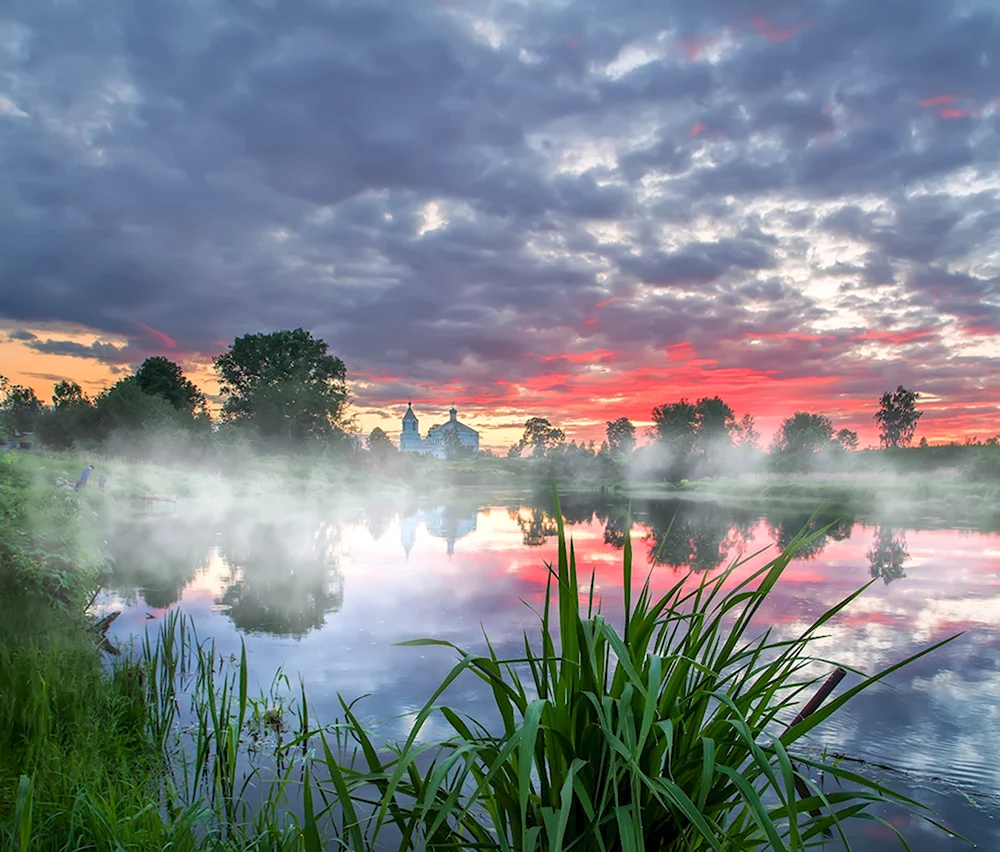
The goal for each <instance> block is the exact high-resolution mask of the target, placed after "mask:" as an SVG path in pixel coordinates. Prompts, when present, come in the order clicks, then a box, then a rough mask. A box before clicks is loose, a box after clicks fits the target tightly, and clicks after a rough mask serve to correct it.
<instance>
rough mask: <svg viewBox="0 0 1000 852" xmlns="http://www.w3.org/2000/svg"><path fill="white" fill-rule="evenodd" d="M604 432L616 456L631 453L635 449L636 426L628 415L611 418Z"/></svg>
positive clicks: (609, 447) (609, 446) (610, 448)
mask: <svg viewBox="0 0 1000 852" xmlns="http://www.w3.org/2000/svg"><path fill="white" fill-rule="evenodd" d="M604 434H605V435H606V437H607V439H608V449H609V450H611V452H612V454H614V455H616V456H628V455H631V453H632V450H634V449H635V426H633V425H632V421H631V420H629V419H628V418H627V417H619V418H618V419H617V420H609V421H608V424H607V429H606V430H605V433H604Z"/></svg>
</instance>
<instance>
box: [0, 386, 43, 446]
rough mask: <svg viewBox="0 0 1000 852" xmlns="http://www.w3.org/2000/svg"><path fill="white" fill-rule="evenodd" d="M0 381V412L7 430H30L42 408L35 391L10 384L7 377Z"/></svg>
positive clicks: (33, 426)
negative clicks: (0, 395) (0, 394)
mask: <svg viewBox="0 0 1000 852" xmlns="http://www.w3.org/2000/svg"><path fill="white" fill-rule="evenodd" d="M0 379H3V381H2V382H0V393H2V394H3V395H2V397H0V413H2V416H3V420H4V424H5V426H6V430H7V431H11V432H31V431H32V430H33V429H34V428H35V424H36V423H37V422H38V418H39V416H40V415H41V413H42V411H43V409H44V408H45V406H44V405H42V403H41V401H40V400H39V399H38V397H37V396H35V392H34V391H33V390H32V389H31V388H28V387H25V386H24V385H15V384H11V383H10V382H9V381H8V380H7V379H5V378H3V377H2V376H0Z"/></svg>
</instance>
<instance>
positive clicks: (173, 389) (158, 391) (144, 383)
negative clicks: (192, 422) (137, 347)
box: [135, 355, 205, 415]
mask: <svg viewBox="0 0 1000 852" xmlns="http://www.w3.org/2000/svg"><path fill="white" fill-rule="evenodd" d="M135 382H136V384H137V385H138V387H139V390H141V391H142V392H143V393H148V394H150V395H151V396H160V397H163V398H164V399H165V400H166V401H167V402H169V403H170V404H171V405H172V406H173V407H174V408H176V409H177V410H178V411H184V412H187V413H188V414H191V415H193V414H194V413H195V412H196V411H198V410H199V409H202V408H204V406H205V395H204V394H203V393H202V392H201V391H200V390H198V388H197V387H196V386H195V384H194V383H193V382H192V381H191V380H190V379H188V378H186V377H185V375H184V371H183V370H181V367H180V364H175V363H174V362H173V361H171V360H170V359H169V358H164V357H163V356H162V355H156V356H154V357H152V358H147V359H146V360H145V361H143V362H142V365H141V366H140V367H139V369H138V370H136V372H135Z"/></svg>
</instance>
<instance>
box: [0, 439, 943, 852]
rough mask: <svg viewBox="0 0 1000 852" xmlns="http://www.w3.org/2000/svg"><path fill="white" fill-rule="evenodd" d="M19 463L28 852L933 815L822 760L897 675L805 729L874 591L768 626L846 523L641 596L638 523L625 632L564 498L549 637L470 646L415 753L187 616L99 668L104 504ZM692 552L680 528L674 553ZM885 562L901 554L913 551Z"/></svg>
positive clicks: (820, 830)
mask: <svg viewBox="0 0 1000 852" xmlns="http://www.w3.org/2000/svg"><path fill="white" fill-rule="evenodd" d="M0 464H2V468H0V485H2V491H0V511H2V513H3V515H2V519H3V521H4V523H3V527H2V542H0V543H2V552H0V556H2V564H0V568H2V574H0V578H2V582H3V589H4V595H3V597H2V598H0V600H2V602H3V604H2V606H3V609H4V613H3V615H2V618H0V625H2V626H0V630H2V631H3V632H2V635H0V682H2V683H4V686H5V688H4V691H3V693H2V695H0V791H2V793H0V843H4V844H6V845H9V846H11V847H12V848H16V849H39V850H49V849H52V850H71V849H99V850H104V849H107V850H117V849H150V848H168V847H169V848H175V849H182V850H184V849H187V850H202V849H206V850H207V849H225V850H230V849H231V850H236V849H262V850H263V849H287V850H313V849H321V848H330V846H331V845H332V844H335V843H340V844H342V845H344V846H345V847H346V848H351V849H370V848H400V849H416V848H437V849H444V848H448V849H469V848H481V849H505V850H506V849H510V850H529V849H547V850H558V849H570V848H573V849H595V850H597V849H601V850H604V849H607V850H625V849H639V848H651V847H655V848H662V849H676V850H698V849H705V850H708V849H716V850H722V849H725V850H752V849H781V850H783V849H800V848H804V847H806V846H808V845H815V844H816V843H818V842H819V841H820V840H822V839H823V838H824V837H825V836H827V835H829V834H833V835H840V834H842V832H845V831H847V829H848V828H849V822H850V821H851V820H855V819H859V818H864V819H878V818H879V817H878V815H877V814H875V813H872V812H871V808H872V806H874V805H877V804H882V803H885V802H895V803H897V804H898V805H901V806H905V807H910V808H914V809H917V810H918V811H919V806H918V805H917V804H916V803H914V802H911V801H909V800H907V799H905V798H904V797H902V796H899V795H897V794H895V793H893V792H892V791H890V790H888V789H886V788H885V787H883V786H882V785H880V784H878V783H875V782H873V781H871V780H869V779H866V778H864V777H861V776H859V775H855V774H852V773H851V772H849V771H847V770H845V769H844V768H843V767H842V766H839V765H836V764H833V763H828V762H826V761H824V760H823V759H822V757H820V756H817V755H814V754H811V753H810V752H809V751H808V750H807V749H806V750H803V749H802V748H801V744H802V742H803V738H804V737H805V736H806V735H807V734H808V732H809V731H810V730H811V729H812V728H814V727H815V726H816V725H818V724H820V723H821V722H822V721H823V719H825V718H827V717H828V716H829V715H830V714H831V713H834V712H836V710H837V709H838V708H839V707H841V706H842V705H843V704H844V703H845V702H846V701H848V700H850V698H852V697H853V696H854V695H856V694H857V693H858V692H860V691H861V690H863V689H866V688H868V687H870V686H871V685H873V684H874V683H876V682H878V681H879V680H881V679H882V678H883V677H885V676H886V675H887V674H889V673H890V672H891V671H892V670H894V669H895V668H898V666H895V667H893V668H892V669H890V670H889V671H886V672H882V673H880V674H877V675H875V676H873V677H864V678H862V679H861V680H860V682H859V683H858V684H857V685H856V686H854V687H852V688H850V689H847V690H845V691H844V692H843V693H842V694H841V695H839V696H838V697H836V698H833V699H831V700H830V701H829V702H828V703H827V704H826V705H825V706H823V707H822V708H821V709H819V710H818V711H817V712H815V713H814V714H813V715H811V716H809V717H808V718H806V719H804V720H803V721H800V722H798V723H797V724H794V725H792V727H790V728H788V727H787V726H788V723H789V722H790V721H791V717H792V714H793V713H794V711H795V709H796V708H797V707H798V705H800V704H801V703H802V701H803V699H804V698H807V697H808V696H809V695H810V694H811V693H812V692H813V691H814V689H815V686H816V685H817V683H818V679H822V677H823V676H825V674H826V673H828V671H829V667H828V665H822V666H817V663H816V661H815V660H813V658H812V657H811V655H810V646H811V642H812V640H813V638H814V637H816V636H817V633H818V632H820V631H821V630H822V627H823V625H824V624H825V623H826V622H828V621H829V619H830V618H832V617H834V616H835V615H836V614H837V613H838V612H840V611H841V610H842V609H843V608H844V607H845V606H847V605H849V604H850V602H851V601H852V600H853V599H854V597H856V595H852V596H851V597H850V598H848V599H847V600H845V601H843V602H842V603H841V604H838V605H837V606H835V607H833V608H832V609H831V610H829V611H828V612H826V613H824V614H823V615H822V616H820V617H819V618H818V619H817V620H816V622H815V623H814V624H813V625H812V626H811V627H810V628H808V629H807V630H806V631H805V632H804V633H803V634H801V635H800V636H799V637H798V638H796V639H795V640H794V641H791V642H789V641H779V640H778V639H777V638H776V637H772V636H771V634H770V632H765V633H764V634H763V635H762V636H752V635H750V634H749V633H748V628H749V625H750V621H751V619H752V616H753V614H754V613H755V612H756V611H757V610H758V609H759V608H760V607H761V606H762V605H763V604H764V602H765V601H766V599H767V597H768V595H769V594H770V592H771V590H772V589H773V587H774V585H775V584H776V583H777V582H778V581H779V579H780V577H781V574H782V572H783V570H784V569H785V567H786V566H787V565H788V563H789V560H790V559H791V558H792V556H793V554H795V553H796V552H800V551H808V550H809V548H810V547H811V546H812V543H813V540H814V539H816V538H817V537H819V536H822V535H824V534H825V533H826V530H825V529H820V530H816V531H815V532H813V533H809V534H801V535H799V536H795V537H792V539H791V540H790V541H788V546H787V548H786V549H785V550H784V552H783V553H782V554H781V556H779V557H778V558H777V559H775V560H773V561H772V562H770V563H768V564H767V565H766V566H764V567H763V568H761V569H759V570H757V571H755V572H754V573H753V574H752V575H751V576H749V577H747V578H746V579H743V580H738V576H739V574H738V573H737V572H740V571H741V569H742V570H745V568H743V567H742V566H741V565H739V564H737V565H733V566H731V567H730V568H729V569H726V570H724V571H722V572H720V573H717V574H714V575H708V574H706V575H703V577H702V578H701V579H700V580H699V579H693V578H689V577H688V578H684V579H683V580H681V581H679V582H678V583H677V585H676V586H675V587H674V588H673V589H671V590H670V591H669V592H668V593H667V594H666V595H664V596H663V597H661V598H660V599H658V600H653V599H652V598H651V596H650V592H649V587H648V584H647V585H646V586H644V587H643V588H642V590H641V591H640V592H639V593H638V595H636V596H634V595H633V591H632V583H631V579H632V551H631V544H630V542H629V539H628V536H627V535H624V536H623V545H622V546H623V574H624V587H623V588H624V596H625V598H624V612H625V614H626V615H625V620H624V624H623V625H621V628H620V629H618V628H616V626H615V625H613V624H611V623H610V622H609V621H607V620H606V619H605V618H604V617H603V616H602V615H601V613H600V611H599V608H595V605H594V604H595V595H594V588H593V585H592V581H591V584H590V585H589V586H588V584H586V583H585V582H584V583H581V581H580V579H579V578H578V576H577V563H576V557H575V553H574V551H573V547H572V544H571V543H569V542H568V541H567V536H566V532H565V529H564V528H563V525H562V517H563V512H562V509H561V507H560V505H559V504H558V501H557V502H556V503H555V505H554V516H555V518H556V535H557V536H558V542H559V558H558V562H557V563H556V564H555V565H553V566H550V582H549V586H548V588H547V591H546V597H545V601H544V604H543V609H542V612H541V613H540V619H541V631H540V634H539V635H538V636H537V637H536V636H534V635H529V634H526V635H525V637H524V654H523V655H522V656H519V657H518V658H517V659H513V660H501V659H498V658H497V657H496V655H495V654H494V653H493V651H492V650H488V651H487V653H485V654H476V653H467V652H463V651H459V662H458V664H457V665H456V666H455V667H454V669H453V670H452V671H451V672H450V674H449V675H448V676H447V677H446V678H445V680H444V681H443V682H442V683H441V684H440V685H439V686H438V687H437V688H436V689H435V690H434V692H433V694H432V695H431V696H430V697H429V699H428V701H427V703H426V705H425V706H424V707H423V708H422V709H421V710H420V711H419V712H418V713H417V714H416V717H415V719H414V720H413V725H412V727H411V729H410V734H409V736H408V738H407V739H406V741H405V742H403V743H397V742H382V741H381V740H379V739H378V738H376V737H375V736H374V734H373V733H371V732H370V731H369V730H368V729H366V727H365V726H364V725H363V724H362V722H361V720H360V718H359V715H358V712H357V709H356V706H355V704H353V703H349V702H348V701H347V700H344V701H343V702H342V706H343V715H342V718H341V719H340V720H337V721H335V722H333V723H332V724H324V725H323V726H320V725H319V722H320V721H322V722H327V721H328V720H314V719H312V718H311V717H310V714H309V710H308V704H307V700H306V696H305V694H304V693H302V692H299V693H298V694H295V695H293V694H292V693H291V689H290V686H289V684H288V681H287V679H286V678H284V677H283V676H281V675H280V673H279V675H278V676H277V677H276V678H275V681H274V683H273V684H272V686H271V688H270V689H269V690H267V691H265V692H262V693H261V694H260V695H258V696H256V697H255V696H253V695H252V694H251V685H250V684H249V683H248V674H247V669H246V658H245V653H244V654H243V656H242V658H241V659H235V658H234V659H233V660H231V661H228V662H227V661H225V660H222V659H221V658H220V657H219V655H218V654H217V653H216V652H215V650H214V647H213V645H212V644H211V643H205V642H202V641H201V640H200V639H199V637H197V636H196V635H195V634H194V632H193V629H192V627H191V625H190V624H189V623H187V622H186V621H184V620H183V618H181V617H179V616H177V615H176V614H174V615H172V616H171V617H170V618H168V619H167V620H166V621H165V623H164V624H163V625H162V626H161V628H160V631H159V634H158V635H157V636H154V637H150V636H147V637H146V639H145V640H143V641H142V642H141V644H140V646H139V647H138V649H137V650H136V651H134V652H133V653H132V654H126V655H125V656H124V657H121V658H118V659H116V660H115V661H114V662H113V663H111V664H107V663H104V662H102V660H101V659H100V656H99V651H98V636H97V635H96V634H95V633H94V631H93V630H92V629H91V628H90V626H89V624H88V622H87V621H86V619H85V618H84V615H83V613H84V608H85V604H86V600H87V597H88V591H89V590H90V589H91V588H92V580H93V576H94V571H96V570H97V569H98V568H99V567H100V561H99V558H98V557H97V555H96V551H94V550H92V549H91V548H89V547H87V546H81V543H85V542H86V541H87V537H88V535H89V534H92V530H91V528H92V527H93V524H92V520H91V519H92V518H93V514H94V513H95V512H97V513H99V512H100V508H101V505H100V502H99V501H100V500H101V499H102V496H103V495H99V494H86V493H84V492H81V493H76V492H70V491H65V490H64V489H52V488H51V487H47V486H46V484H45V483H41V482H32V481H31V479H30V477H29V476H28V475H27V473H26V471H25V468H24V465H23V462H22V460H21V459H11V458H9V457H6V458H4V459H3V460H2V461H0ZM50 498H51V499H50ZM624 528H625V529H626V530H627V529H628V524H627V523H626V524H625V527H624ZM670 541H671V531H670V530H669V529H668V530H665V531H664V532H663V534H662V537H661V540H660V543H659V545H658V547H661V548H666V547H669V546H670V545H669V543H670ZM883 549H886V550H887V551H888V550H892V554H890V556H891V559H889V560H888V561H893V560H895V562H899V563H901V559H902V555H901V554H899V553H897V551H899V549H900V548H899V546H898V545H897V544H896V543H895V542H894V541H892V540H891V538H889V537H887V539H886V542H883ZM859 593H860V592H859ZM581 601H582V602H581ZM407 644H413V645H427V644H438V645H441V644H446V643H442V642H438V641H436V640H433V639H427V640H416V641H414V642H411V643H407ZM935 647H937V646H935ZM933 650H934V648H930V649H928V650H927V651H924V652H923V653H929V652H930V651H933ZM918 656H922V654H921V655H918ZM900 665H903V663H901V664H900ZM469 677H475V678H478V679H479V680H480V681H481V683H482V686H483V687H484V688H485V689H486V690H488V692H489V693H490V694H492V696H493V701H494V706H495V710H496V714H497V716H498V718H499V719H500V723H499V725H498V726H493V727H490V726H489V725H488V724H486V723H485V722H477V721H475V720H473V719H469V718H467V717H463V716H461V715H460V714H459V713H457V712H456V711H454V710H453V709H450V708H448V707H446V706H440V705H439V702H440V700H441V697H442V695H443V694H444V692H445V690H446V689H447V688H448V687H449V686H450V685H451V684H453V683H454V682H456V681H457V680H458V679H460V678H469ZM181 699H184V700H181ZM189 707H190V709H188V708H189ZM432 718H435V720H436V721H437V720H443V722H444V723H445V724H446V725H447V726H448V727H449V728H450V734H449V735H448V736H447V737H446V738H445V739H444V740H443V741H437V742H427V741H425V740H426V737H425V733H426V729H427V728H428V725H429V722H430V720H431V719H432ZM831 779H833V780H835V781H837V782H839V785H838V786H835V787H831V786H830V785H829V782H830V780H831Z"/></svg>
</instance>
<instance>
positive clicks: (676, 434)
mask: <svg viewBox="0 0 1000 852" xmlns="http://www.w3.org/2000/svg"><path fill="white" fill-rule="evenodd" d="M653 428H654V430H655V435H656V440H657V443H659V444H661V445H662V446H663V447H665V448H666V449H667V450H669V451H670V452H671V453H673V454H674V455H675V456H680V457H686V456H689V455H690V454H691V453H692V452H693V451H694V447H695V444H696V442H697V440H698V409H697V408H696V407H695V406H694V405H693V404H692V403H690V402H688V401H687V400H686V399H682V400H681V401H680V402H671V403H664V404H663V405H658V406H657V407H656V408H654V409H653Z"/></svg>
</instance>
